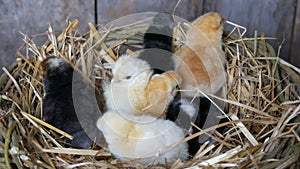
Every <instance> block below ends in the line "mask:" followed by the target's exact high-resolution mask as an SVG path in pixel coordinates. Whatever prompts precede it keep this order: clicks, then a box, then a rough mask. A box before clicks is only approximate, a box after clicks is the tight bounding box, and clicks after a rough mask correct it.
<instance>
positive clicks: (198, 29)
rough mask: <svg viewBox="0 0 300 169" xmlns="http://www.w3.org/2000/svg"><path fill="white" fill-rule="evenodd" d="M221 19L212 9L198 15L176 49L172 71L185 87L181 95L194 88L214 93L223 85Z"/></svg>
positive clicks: (223, 55)
mask: <svg viewBox="0 0 300 169" xmlns="http://www.w3.org/2000/svg"><path fill="white" fill-rule="evenodd" d="M223 21H224V19H223V18H222V17H221V15H220V14H218V13H214V12H211V13H207V14H204V15H203V16H200V17H199V18H197V19H196V20H195V21H193V22H192V27H191V28H190V29H189V30H188V31H187V33H186V40H185V46H183V47H182V48H180V49H179V50H178V51H176V52H175V55H176V56H177V57H175V63H176V68H175V71H176V72H178V74H179V75H180V76H181V77H182V85H181V89H182V90H186V91H185V92H183V95H186V96H194V95H195V90H194V89H200V90H201V91H203V92H206V93H211V94H215V93H216V92H218V91H219V90H220V88H221V87H222V86H224V84H225V81H226V74H225V73H226V72H225V70H224V64H225V53H224V51H223V50H222V33H223V26H222V24H223Z"/></svg>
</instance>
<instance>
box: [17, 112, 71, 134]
mask: <svg viewBox="0 0 300 169" xmlns="http://www.w3.org/2000/svg"><path fill="white" fill-rule="evenodd" d="M21 114H22V115H23V116H24V117H26V118H27V119H28V118H31V119H32V120H34V121H36V122H38V123H39V124H41V125H43V126H45V127H47V128H49V129H51V130H53V131H55V132H57V133H59V134H61V135H63V136H64V137H67V138H68V139H71V140H73V138H74V137H73V136H71V135H70V134H68V133H66V132H64V131H62V130H60V129H58V128H56V127H54V126H52V125H50V124H48V123H46V122H44V121H43V120H40V119H38V118H36V117H34V116H32V115H31V114H28V113H25V112H21Z"/></svg>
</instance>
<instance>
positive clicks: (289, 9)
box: [204, 0, 296, 61]
mask: <svg viewBox="0 0 300 169" xmlns="http://www.w3.org/2000/svg"><path fill="white" fill-rule="evenodd" d="M295 3H296V0H263V1H262V0H251V1H238V0H226V1H218V0H205V1H204V11H205V12H208V11H217V12H219V13H221V14H222V15H223V17H224V18H225V19H228V20H230V21H232V22H235V23H238V24H240V25H243V26H245V27H247V29H248V32H247V34H246V35H247V36H253V34H254V30H257V31H258V33H259V34H260V32H264V33H265V35H266V36H269V37H276V38H278V39H277V40H276V41H270V43H271V44H272V45H273V46H274V48H275V49H277V47H278V45H279V44H280V43H281V42H282V39H283V38H285V43H284V44H283V48H282V52H281V57H282V58H283V59H285V60H287V61H291V58H290V47H291V38H292V29H293V15H294V13H295ZM225 28H226V27H225ZM259 34H258V35H259Z"/></svg>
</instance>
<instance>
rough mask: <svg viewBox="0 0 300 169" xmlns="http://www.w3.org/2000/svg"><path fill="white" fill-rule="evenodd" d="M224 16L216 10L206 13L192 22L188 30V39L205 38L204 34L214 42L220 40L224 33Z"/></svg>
mask: <svg viewBox="0 0 300 169" xmlns="http://www.w3.org/2000/svg"><path fill="white" fill-rule="evenodd" d="M223 22H224V18H223V17H222V16H221V15H220V14H218V13H215V12H209V13H206V14H204V15H202V16H200V17H199V18H197V19H196V20H194V21H193V23H192V28H191V29H190V30H189V31H188V32H187V36H186V39H187V40H193V39H195V40H199V39H202V40H203V36H205V38H206V39H209V40H210V41H212V43H214V41H216V42H217V41H219V40H220V39H221V37H222V33H223Z"/></svg>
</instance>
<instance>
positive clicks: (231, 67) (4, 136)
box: [0, 20, 300, 168]
mask: <svg viewBox="0 0 300 169" xmlns="http://www.w3.org/2000/svg"><path fill="white" fill-rule="evenodd" d="M77 24H78V21H77V20H75V21H73V22H69V21H68V25H67V27H66V28H65V30H64V31H63V32H61V33H58V32H54V31H53V30H52V27H51V26H50V25H49V30H48V31H47V32H46V33H44V34H41V35H38V36H44V37H48V40H47V41H46V42H45V43H44V45H42V46H36V44H35V43H34V41H33V40H34V39H32V38H31V37H29V36H26V35H24V42H25V43H24V45H23V46H21V47H20V49H19V51H18V52H17V53H18V56H19V58H17V60H16V62H15V63H14V64H12V65H11V66H10V67H8V68H3V71H4V73H3V75H2V76H1V79H0V88H1V93H0V94H1V97H0V103H1V108H0V166H1V167H2V168H9V167H11V168H25V167H28V168H36V167H38V168H77V167H80V168H83V167H87V168H100V167H103V168H123V167H125V168H141V167H142V166H139V165H137V164H133V163H124V162H120V161H118V160H116V159H114V158H113V157H112V156H111V154H110V153H109V152H108V151H106V150H103V149H101V148H100V147H98V146H96V145H95V146H93V147H92V148H91V149H72V148H66V147H65V146H64V144H63V143H62V141H61V140H60V139H59V137H60V136H61V135H67V134H66V133H64V132H63V131H60V130H58V129H55V128H53V127H51V126H49V125H48V124H46V123H45V122H43V121H42V120H39V119H41V117H42V99H43V96H44V87H43V83H42V73H41V72H42V71H41V68H40V67H41V66H40V64H41V60H42V59H44V58H46V57H47V56H49V55H54V54H55V55H58V56H61V57H63V58H64V59H65V60H67V61H69V62H70V63H73V64H75V63H76V62H80V65H81V66H80V68H79V71H80V72H81V73H83V74H84V75H85V76H87V77H89V76H94V77H96V79H97V80H96V83H95V87H96V88H97V89H99V91H101V88H100V87H99V86H100V83H101V81H102V80H106V79H109V77H110V75H111V73H110V70H109V69H107V68H105V64H103V63H111V62H114V60H116V59H117V57H118V56H119V55H120V54H122V53H124V52H127V53H131V54H134V53H133V50H132V49H138V48H141V47H142V37H143V32H145V30H146V29H147V26H148V24H147V23H144V22H143V21H140V22H137V23H135V24H131V25H124V26H122V27H110V28H104V27H100V26H99V27H98V30H99V31H97V28H96V27H95V26H94V25H93V24H89V27H90V31H89V32H87V33H85V34H81V33H80V32H79V31H78V29H77V27H76V25H77ZM186 25H187V23H182V24H179V25H178V26H177V27H176V29H175V31H174V32H175V37H176V39H177V40H178V41H177V42H180V40H182V39H184V31H183V30H184V29H183V28H184V27H185V26H186ZM242 31H243V30H242V27H240V26H238V25H235V26H234V28H233V30H231V31H228V32H225V35H224V49H225V51H226V54H227V60H228V62H227V65H226V67H227V73H228V77H227V78H228V80H227V98H217V99H220V100H222V101H223V102H224V103H226V107H227V110H228V116H229V118H230V121H229V122H226V123H222V124H219V125H216V126H213V127H210V128H207V129H205V130H201V131H199V133H196V135H197V134H204V133H208V132H210V136H211V137H212V138H213V140H215V141H216V142H215V143H213V144H206V143H205V144H203V145H202V147H201V148H200V149H199V151H198V153H197V155H196V156H195V157H194V159H191V160H189V161H186V162H180V161H177V162H175V163H174V164H171V165H170V166H168V168H186V167H195V168H201V167H204V168H206V167H213V168H219V167H235V168H275V167H278V168H286V167H291V168H293V167H296V168H297V167H299V165H300V164H299V155H300V136H299V135H300V125H299V124H300V116H299V112H300V104H299V103H300V97H299V93H300V90H299V89H300V86H299V84H300V71H299V69H298V68H296V67H294V66H292V65H290V64H288V63H287V62H285V61H283V60H282V59H280V58H279V57H278V54H277V53H276V52H275V50H274V49H273V48H272V47H271V46H270V45H269V44H268V43H267V42H266V39H268V38H265V37H263V36H261V37H253V38H246V37H244V36H243V33H241V32H242ZM127 47H133V48H131V50H129V49H127ZM124 49H127V50H124ZM279 50H280V47H279ZM278 53H279V52H278ZM91 64H95V65H92V67H93V68H94V69H93V70H92V71H91V70H88V69H85V68H87V67H91ZM211 97H214V96H211ZM224 126H225V127H226V130H225V131H226V132H224V133H218V132H216V131H215V130H216V129H217V128H219V127H224ZM148 167H151V166H148ZM152 167H153V166H152ZM156 167H157V168H165V167H166V166H156Z"/></svg>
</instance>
